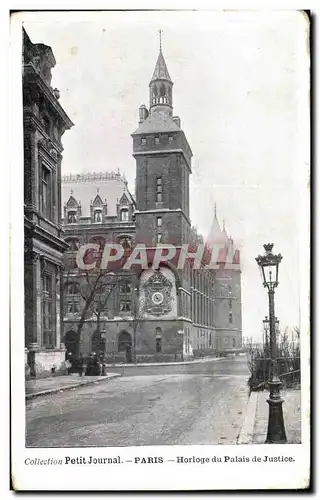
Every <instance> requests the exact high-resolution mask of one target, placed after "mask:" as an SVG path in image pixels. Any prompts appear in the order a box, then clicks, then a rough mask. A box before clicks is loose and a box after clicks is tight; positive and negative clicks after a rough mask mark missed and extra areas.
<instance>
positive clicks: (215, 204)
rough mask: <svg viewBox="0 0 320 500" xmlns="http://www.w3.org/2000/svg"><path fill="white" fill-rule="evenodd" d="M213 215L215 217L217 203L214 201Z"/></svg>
mask: <svg viewBox="0 0 320 500" xmlns="http://www.w3.org/2000/svg"><path fill="white" fill-rule="evenodd" d="M214 216H215V217H217V203H216V202H215V203H214Z"/></svg>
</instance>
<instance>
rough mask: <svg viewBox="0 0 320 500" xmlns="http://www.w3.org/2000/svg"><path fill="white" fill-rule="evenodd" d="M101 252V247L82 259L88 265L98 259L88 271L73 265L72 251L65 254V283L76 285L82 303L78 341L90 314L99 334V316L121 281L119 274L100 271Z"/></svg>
mask: <svg viewBox="0 0 320 500" xmlns="http://www.w3.org/2000/svg"><path fill="white" fill-rule="evenodd" d="M102 251H103V247H101V248H100V250H99V251H98V255H93V254H92V252H91V254H90V255H88V256H87V257H86V258H84V260H85V261H86V263H89V262H90V259H91V258H92V257H98V258H97V265H96V267H95V268H94V269H92V270H90V271H87V270H86V271H85V270H82V269H79V268H78V267H77V266H76V265H75V251H74V250H73V251H72V253H71V254H70V253H69V254H66V261H65V268H67V274H66V275H65V280H66V283H70V282H71V283H73V282H75V283H76V286H77V292H78V294H79V295H80V297H81V298H82V301H83V305H82V307H81V310H80V318H79V321H78V325H77V337H78V338H79V339H80V338H81V332H82V328H83V326H84V324H85V321H86V319H87V318H88V317H89V314H90V313H91V314H92V313H93V314H94V315H95V316H96V318H97V330H96V332H98V334H100V319H101V314H102V312H103V311H104V310H105V307H106V305H107V302H108V300H109V298H110V296H111V295H112V292H113V291H114V289H115V287H116V286H117V285H118V283H119V281H120V279H121V277H120V274H116V273H114V272H111V271H108V270H105V269H100V267H99V265H100V260H101V255H102Z"/></svg>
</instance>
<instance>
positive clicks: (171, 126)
mask: <svg viewBox="0 0 320 500" xmlns="http://www.w3.org/2000/svg"><path fill="white" fill-rule="evenodd" d="M179 131H181V129H180V128H179V127H178V125H177V124H176V123H175V122H174V121H173V119H172V118H171V117H170V116H168V115H167V114H166V113H162V112H161V111H154V112H153V113H151V114H150V115H149V116H148V118H146V120H144V122H142V123H141V124H140V125H139V127H138V128H137V130H135V131H134V132H133V134H132V135H139V134H152V133H154V132H179Z"/></svg>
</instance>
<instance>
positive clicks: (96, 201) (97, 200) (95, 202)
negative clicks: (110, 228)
mask: <svg viewBox="0 0 320 500" xmlns="http://www.w3.org/2000/svg"><path fill="white" fill-rule="evenodd" d="M92 205H93V206H101V205H103V201H102V199H101V196H100V195H99V193H97V194H96V197H95V199H94V200H93V202H92Z"/></svg>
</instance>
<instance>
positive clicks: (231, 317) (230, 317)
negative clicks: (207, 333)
mask: <svg viewBox="0 0 320 500" xmlns="http://www.w3.org/2000/svg"><path fill="white" fill-rule="evenodd" d="M232 322H233V314H232V311H230V312H229V323H230V324H231V323H232Z"/></svg>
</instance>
